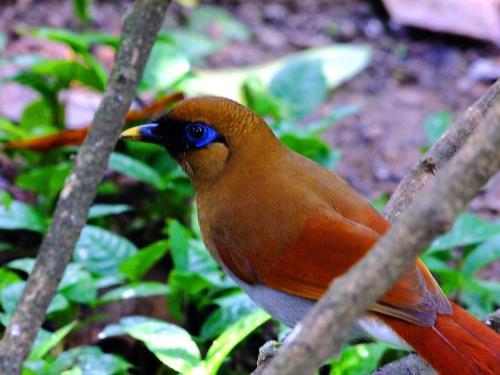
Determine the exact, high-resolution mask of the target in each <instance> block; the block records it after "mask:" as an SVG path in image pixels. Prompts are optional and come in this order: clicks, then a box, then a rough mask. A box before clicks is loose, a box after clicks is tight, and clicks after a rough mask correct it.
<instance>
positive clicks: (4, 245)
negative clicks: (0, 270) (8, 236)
mask: <svg viewBox="0 0 500 375" xmlns="http://www.w3.org/2000/svg"><path fill="white" fill-rule="evenodd" d="M11 249H12V244H11V243H8V242H3V241H0V252H1V251H7V250H11Z"/></svg>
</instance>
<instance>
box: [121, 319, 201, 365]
mask: <svg viewBox="0 0 500 375" xmlns="http://www.w3.org/2000/svg"><path fill="white" fill-rule="evenodd" d="M129 319H130V318H123V319H121V320H120V325H122V326H123V327H124V329H125V332H127V334H129V335H130V336H132V337H133V338H135V339H136V340H140V341H142V342H143V343H144V344H145V345H146V347H147V348H148V349H149V350H150V351H151V352H152V353H153V354H154V355H155V356H156V357H157V358H158V359H159V360H160V361H161V362H162V363H163V364H165V365H166V366H168V367H170V368H172V369H173V370H175V371H178V372H180V373H181V374H186V373H189V372H191V371H195V370H196V369H199V368H200V367H201V357H200V351H199V349H198V347H197V346H196V344H195V342H194V341H193V339H192V338H191V335H190V334H189V333H188V332H187V331H186V330H184V329H183V328H181V327H178V326H176V325H174V324H170V323H166V322H162V321H160V320H156V319H144V320H142V321H139V323H138V322H137V320H132V321H129Z"/></svg>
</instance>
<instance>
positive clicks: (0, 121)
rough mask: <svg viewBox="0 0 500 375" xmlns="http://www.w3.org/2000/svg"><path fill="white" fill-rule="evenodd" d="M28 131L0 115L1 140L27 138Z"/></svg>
mask: <svg viewBox="0 0 500 375" xmlns="http://www.w3.org/2000/svg"><path fill="white" fill-rule="evenodd" d="M29 136H30V133H29V132H27V131H26V130H24V129H22V128H21V127H19V126H17V125H14V124H13V123H12V122H10V121H9V120H7V119H6V118H3V117H0V139H1V140H7V141H10V140H14V139H23V138H28V137H29Z"/></svg>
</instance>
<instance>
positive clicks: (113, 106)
mask: <svg viewBox="0 0 500 375" xmlns="http://www.w3.org/2000/svg"><path fill="white" fill-rule="evenodd" d="M169 3H170V1H167V0H138V1H137V2H136V3H135V5H134V7H133V8H132V10H131V11H130V12H129V13H128V15H127V16H126V18H125V22H124V28H123V33H122V40H121V45H120V48H119V50H118V52H117V56H116V61H115V65H114V67H113V70H112V72H111V76H110V78H109V82H108V85H107V87H106V91H105V93H104V96H103V99H102V102H101V104H100V106H99V108H98V110H97V112H96V114H95V116H94V120H93V126H92V128H91V130H90V132H89V134H88V136H87V138H86V140H85V142H84V144H83V145H82V147H81V148H80V151H79V153H78V155H77V157H76V160H75V164H74V167H73V171H72V173H71V175H70V176H69V177H68V179H67V180H66V184H65V186H64V188H63V190H62V192H61V195H60V197H59V200H58V202H57V206H56V209H55V212H54V216H53V220H52V224H51V226H50V228H49V230H48V232H47V234H46V236H45V238H44V239H43V242H42V245H41V247H40V251H39V253H38V256H37V259H36V263H35V268H34V269H33V272H32V273H31V275H30V277H29V279H28V282H27V284H26V287H25V289H24V292H23V295H22V297H21V300H20V301H19V303H18V305H17V308H16V311H15V313H14V316H13V317H12V319H11V321H10V324H9V326H8V327H7V329H6V331H5V335H4V338H3V340H2V342H1V343H0V374H3V375H10V374H19V373H20V370H21V366H22V361H23V360H24V359H25V358H26V356H27V355H28V353H29V352H30V350H31V346H32V344H33V341H34V339H35V336H36V334H37V333H38V330H39V328H40V326H41V324H42V322H43V320H44V318H45V314H46V311H47V308H48V306H49V304H50V302H51V300H52V298H53V297H54V294H55V292H56V289H57V286H58V284H59V282H60V280H61V277H62V275H63V272H64V270H65V268H66V266H67V264H68V262H69V261H70V259H71V255H72V253H73V249H74V247H75V244H76V241H77V240H78V237H79V236H80V231H81V229H82V227H83V225H84V224H85V222H86V220H87V214H88V210H89V206H90V204H91V203H92V201H93V199H94V196H95V193H96V189H97V185H98V184H99V182H100V181H101V179H102V177H103V175H104V172H105V169H106V165H107V160H108V157H109V154H110V153H111V151H112V149H113V147H114V145H115V143H116V140H117V139H118V136H119V134H120V131H121V128H122V124H123V120H124V118H125V114H126V113H127V110H128V108H129V107H130V104H131V102H132V99H133V97H134V94H135V90H136V87H137V84H138V82H139V80H140V77H141V76H142V71H143V70H144V66H145V65H146V61H147V58H148V56H149V52H150V50H151V47H152V45H153V42H154V40H155V38H156V35H157V33H158V30H159V28H160V26H161V24H162V22H163V19H164V17H165V13H166V10H167V7H168V5H169Z"/></svg>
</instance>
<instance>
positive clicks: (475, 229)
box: [427, 213, 500, 252]
mask: <svg viewBox="0 0 500 375" xmlns="http://www.w3.org/2000/svg"><path fill="white" fill-rule="evenodd" d="M499 233H500V224H498V223H492V222H489V221H485V220H483V219H481V218H479V217H478V216H475V215H472V214H470V213H463V214H461V215H460V216H459V217H458V219H457V221H456V222H455V224H454V225H453V228H451V230H450V231H449V232H448V233H446V234H445V235H443V236H440V237H438V238H437V239H436V240H434V241H433V242H432V244H431V246H430V247H429V249H428V250H427V251H430V252H434V251H440V250H448V249H452V248H454V247H457V246H466V245H474V244H477V243H480V242H483V241H485V240H487V239H488V238H490V237H492V236H494V235H497V234H499Z"/></svg>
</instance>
